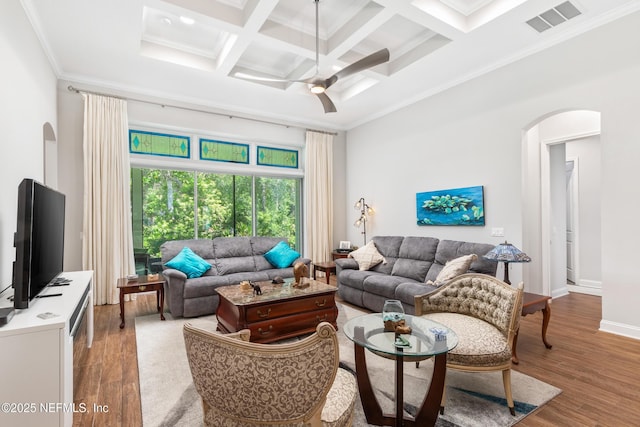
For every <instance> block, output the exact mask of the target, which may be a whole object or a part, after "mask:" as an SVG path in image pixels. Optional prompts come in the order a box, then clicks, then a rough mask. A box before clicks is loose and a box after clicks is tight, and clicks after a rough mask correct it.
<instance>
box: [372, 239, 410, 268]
mask: <svg viewBox="0 0 640 427" xmlns="http://www.w3.org/2000/svg"><path fill="white" fill-rule="evenodd" d="M403 239H404V237H402V236H376V237H373V238H372V239H371V240H372V241H373V243H375V245H376V248H378V252H380V254H381V255H382V256H383V257H384V260H385V262H384V263H380V264H378V265H376V266H375V267H373V270H374V271H377V272H378V273H383V274H391V272H392V271H393V266H394V265H395V263H396V261H397V259H398V257H399V256H400V245H402V241H403Z"/></svg>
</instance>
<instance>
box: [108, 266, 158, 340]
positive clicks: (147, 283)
mask: <svg viewBox="0 0 640 427" xmlns="http://www.w3.org/2000/svg"><path fill="white" fill-rule="evenodd" d="M118 289H119V290H120V329H122V328H124V296H125V295H127V294H138V293H140V292H151V291H155V292H156V296H157V303H158V311H159V312H160V320H164V277H163V276H162V274H157V278H154V279H149V278H148V276H146V275H145V276H139V277H138V278H137V279H133V280H129V279H127V278H126V277H122V278H120V279H118Z"/></svg>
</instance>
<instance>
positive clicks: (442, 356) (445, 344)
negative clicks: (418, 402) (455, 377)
mask: <svg viewBox="0 0 640 427" xmlns="http://www.w3.org/2000/svg"><path fill="white" fill-rule="evenodd" d="M405 322H406V325H407V326H410V327H411V333H410V334H400V335H398V334H396V333H395V332H387V331H385V330H384V324H383V321H382V314H381V313H372V314H365V315H364V316H358V317H355V318H353V319H351V320H348V321H347V323H345V325H344V327H343V329H342V330H343V332H344V333H345V335H346V336H347V337H348V338H349V339H350V340H351V341H353V343H354V350H355V359H356V360H355V362H356V377H357V380H358V388H359V390H360V400H361V401H362V407H363V409H364V413H365V415H366V417H367V422H368V423H370V424H375V425H381V426H433V425H435V423H436V420H437V419H438V410H439V409H440V400H441V399H442V391H443V388H444V379H445V374H446V371H447V352H449V351H450V350H452V349H453V348H455V346H456V345H457V344H458V337H457V335H456V334H455V332H453V331H452V330H451V329H449V328H447V327H446V326H444V325H442V324H440V323H437V322H434V321H431V320H427V319H425V318H422V317H420V316H412V315H409V314H407V315H405ZM436 338H437V339H436ZM365 348H366V349H368V350H369V351H371V352H372V353H374V354H376V355H378V356H381V357H386V358H389V359H394V360H395V361H396V369H395V386H396V412H395V415H393V414H391V415H390V414H383V413H382V408H381V407H380V404H379V402H378V400H377V399H376V397H375V394H374V391H373V387H372V385H371V381H370V379H369V372H368V371H367V362H366V358H365V351H364V349H365ZM431 357H434V365H433V376H432V378H431V384H430V386H429V390H428V391H427V394H426V397H425V399H424V401H423V402H422V407H421V408H420V409H419V410H418V412H417V413H416V416H415V418H413V417H407V418H405V417H404V415H403V406H404V396H403V374H404V370H403V364H404V362H418V361H420V360H425V359H429V358H431Z"/></svg>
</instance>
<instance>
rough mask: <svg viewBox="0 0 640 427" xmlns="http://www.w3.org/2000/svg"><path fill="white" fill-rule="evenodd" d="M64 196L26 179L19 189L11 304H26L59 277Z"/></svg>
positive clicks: (17, 306) (16, 305)
mask: <svg viewBox="0 0 640 427" xmlns="http://www.w3.org/2000/svg"><path fill="white" fill-rule="evenodd" d="M64 209H65V196H64V194H62V193H60V192H58V191H56V190H53V189H52V188H49V187H46V186H44V185H42V184H40V183H38V182H36V181H34V180H33V179H30V178H25V179H23V180H22V182H21V183H20V185H19V186H18V223H17V227H16V234H15V237H14V246H15V248H16V260H15V262H14V265H13V287H14V294H13V305H14V307H15V308H27V307H29V302H30V301H31V300H32V299H33V298H35V297H36V296H37V295H38V294H39V293H40V292H41V291H42V290H43V289H44V288H46V287H47V285H49V283H51V282H52V280H53V279H54V278H55V277H56V276H58V275H59V274H60V273H61V272H62V269H63V261H64Z"/></svg>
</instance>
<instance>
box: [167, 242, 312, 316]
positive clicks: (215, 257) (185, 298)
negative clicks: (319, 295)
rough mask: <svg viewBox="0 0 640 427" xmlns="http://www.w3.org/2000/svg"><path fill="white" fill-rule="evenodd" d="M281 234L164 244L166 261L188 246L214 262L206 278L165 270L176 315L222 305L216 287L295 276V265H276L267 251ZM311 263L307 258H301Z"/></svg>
mask: <svg viewBox="0 0 640 427" xmlns="http://www.w3.org/2000/svg"><path fill="white" fill-rule="evenodd" d="M283 240H284V241H286V240H287V239H283V238H278V237H216V238H214V239H191V240H172V241H168V242H165V243H163V244H162V246H161V247H160V252H161V255H162V263H163V264H164V263H166V262H167V261H169V260H171V259H172V258H173V257H175V256H176V255H177V254H178V253H179V252H180V251H181V250H182V249H183V248H184V247H185V246H186V247H188V248H190V249H191V250H192V251H193V252H195V253H196V254H197V255H199V256H200V257H202V258H203V259H204V260H205V261H207V262H208V263H209V264H211V266H212V267H211V268H210V269H209V271H207V272H206V273H205V274H204V275H203V276H202V277H197V278H193V279H188V278H187V276H186V275H185V274H184V273H183V272H181V271H178V270H175V269H171V268H165V269H164V270H163V271H162V274H163V276H164V278H165V279H166V284H165V300H166V302H167V304H166V305H167V307H168V308H169V310H170V311H171V314H172V315H173V316H174V317H177V316H182V317H196V316H203V315H206V314H213V313H215V312H216V309H217V308H218V299H219V297H218V293H217V292H216V288H218V287H220V286H226V285H234V284H237V283H240V282H241V281H243V280H251V281H266V280H272V279H273V278H274V277H276V276H281V277H283V278H289V277H293V267H287V268H275V267H273V266H272V265H271V264H269V262H268V261H267V260H266V259H265V257H264V254H265V253H267V252H268V251H269V250H270V249H271V248H273V247H274V246H275V245H276V244H277V243H278V242H281V241H283ZM298 261H301V262H304V263H305V264H307V265H309V263H310V262H311V260H310V259H307V258H299V259H297V260H296V261H294V263H296V262H298Z"/></svg>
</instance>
